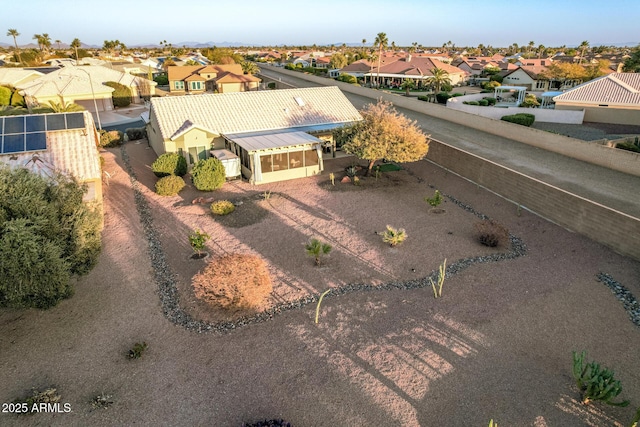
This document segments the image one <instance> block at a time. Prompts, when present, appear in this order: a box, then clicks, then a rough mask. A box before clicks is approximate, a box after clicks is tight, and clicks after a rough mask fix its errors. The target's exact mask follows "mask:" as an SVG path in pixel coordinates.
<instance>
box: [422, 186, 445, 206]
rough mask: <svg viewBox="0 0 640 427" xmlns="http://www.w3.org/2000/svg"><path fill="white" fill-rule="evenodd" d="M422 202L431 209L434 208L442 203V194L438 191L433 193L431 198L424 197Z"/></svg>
mask: <svg viewBox="0 0 640 427" xmlns="http://www.w3.org/2000/svg"><path fill="white" fill-rule="evenodd" d="M424 201H425V202H427V203H429V204H430V205H431V206H432V207H434V208H436V207H438V205H440V203H442V194H440V192H439V191H438V190H436V191H435V192H434V193H433V197H425V198H424Z"/></svg>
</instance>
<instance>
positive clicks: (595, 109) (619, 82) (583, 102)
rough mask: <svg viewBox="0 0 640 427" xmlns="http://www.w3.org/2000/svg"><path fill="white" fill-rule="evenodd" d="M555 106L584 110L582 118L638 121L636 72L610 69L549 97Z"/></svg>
mask: <svg viewBox="0 0 640 427" xmlns="http://www.w3.org/2000/svg"><path fill="white" fill-rule="evenodd" d="M553 100H554V102H555V103H556V106H555V108H556V110H585V114H584V121H585V122H596V123H615V124H625V125H637V124H638V123H640V73H612V74H608V75H606V76H603V77H598V78H596V79H594V80H591V81H588V82H586V83H583V84H581V85H579V86H576V87H574V88H573V89H571V90H568V91H566V92H565V93H563V94H562V95H558V96H555V97H554V98H553Z"/></svg>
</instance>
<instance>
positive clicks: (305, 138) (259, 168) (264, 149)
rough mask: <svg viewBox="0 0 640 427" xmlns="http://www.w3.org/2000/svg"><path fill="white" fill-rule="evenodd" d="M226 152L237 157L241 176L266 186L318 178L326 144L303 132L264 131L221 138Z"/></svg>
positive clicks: (321, 168) (227, 135)
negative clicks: (272, 183) (226, 148)
mask: <svg viewBox="0 0 640 427" xmlns="http://www.w3.org/2000/svg"><path fill="white" fill-rule="evenodd" d="M224 138H225V140H226V145H227V147H228V150H229V151H231V152H232V153H234V154H235V155H237V156H238V157H240V164H241V169H242V175H243V176H244V177H245V178H247V179H248V180H249V182H250V183H251V184H266V183H269V182H277V181H284V180H288V179H294V178H304V177H307V176H313V175H317V174H319V173H320V172H322V170H323V162H322V144H323V143H324V142H325V141H322V140H321V139H318V138H316V137H315V136H313V135H309V134H308V133H306V132H302V131H287V130H277V131H264V132H251V133H241V134H226V135H224Z"/></svg>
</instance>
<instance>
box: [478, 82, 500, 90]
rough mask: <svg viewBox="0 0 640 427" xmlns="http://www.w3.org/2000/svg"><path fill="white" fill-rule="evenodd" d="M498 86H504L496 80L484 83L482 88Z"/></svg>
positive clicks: (489, 88)
mask: <svg viewBox="0 0 640 427" xmlns="http://www.w3.org/2000/svg"><path fill="white" fill-rule="evenodd" d="M498 86H502V85H501V84H500V83H498V82H497V81H495V80H493V81H488V82H483V83H482V89H486V90H491V89H495V88H497V87H498Z"/></svg>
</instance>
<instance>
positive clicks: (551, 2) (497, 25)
mask: <svg viewBox="0 0 640 427" xmlns="http://www.w3.org/2000/svg"><path fill="white" fill-rule="evenodd" d="M0 5H1V6H2V15H1V16H2V17H1V18H0V22H2V23H3V24H4V26H5V27H6V28H5V29H4V31H5V32H4V34H5V35H6V31H7V30H8V29H9V28H12V29H16V30H18V32H19V33H20V36H19V37H18V38H17V41H18V44H19V45H25V44H28V43H32V42H34V40H33V35H34V34H43V33H47V34H49V36H50V38H51V41H52V42H54V44H55V40H61V41H62V42H64V43H67V44H68V43H70V42H71V41H72V40H73V39H74V38H79V39H80V41H81V42H83V43H85V44H88V45H97V46H102V44H103V42H104V41H105V40H116V39H118V40H120V41H121V42H123V43H125V44H126V45H127V46H135V45H144V44H158V43H159V42H160V41H162V40H166V41H167V43H172V44H173V45H174V46H180V45H181V43H183V42H201V43H206V42H217V43H222V42H238V43H243V44H246V45H255V46H262V45H283V44H286V45H308V46H311V45H313V44H317V45H330V44H336V45H341V44H342V43H358V44H361V43H362V40H363V39H366V40H367V42H368V43H371V42H373V40H374V39H375V37H376V34H378V33H380V32H384V33H386V35H387V38H388V40H389V44H391V42H395V44H396V45H397V46H410V45H411V44H412V43H414V42H417V43H418V44H419V45H423V46H442V45H443V44H444V43H447V42H448V41H451V42H452V43H453V44H454V45H455V46H477V45H478V44H484V45H485V46H494V47H502V46H509V45H512V44H513V43H517V44H518V45H528V44H529V42H530V41H533V42H534V44H535V46H536V47H537V46H538V45H541V44H542V45H544V46H547V47H557V46H562V45H566V46H577V45H579V44H580V43H581V42H582V41H584V40H586V41H588V42H589V44H590V45H591V46H598V45H602V44H604V45H612V44H618V43H630V44H631V46H635V45H637V44H638V43H640V30H638V19H639V18H640V1H639V0H617V1H612V2H608V1H603V0H600V1H593V0H535V1H530V0H529V1H525V0H484V1H480V0H454V1H450V0H441V1H437V2H436V1H432V0H420V1H419V0H391V1H389V0H387V1H382V0H367V1H361V0H351V1H350V0H317V1H307V0H297V1H296V0H272V1H264V0H260V1H257V0H241V1H237V2H236V1H212V0H178V1H175V0H171V1H169V0H152V1H145V2H142V1H136V0H108V1H100V2H97V1H95V0H84V1H78V0H22V1H15V0H0ZM0 41H2V42H4V43H9V44H13V38H12V37H10V36H5V37H4V38H0Z"/></svg>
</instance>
